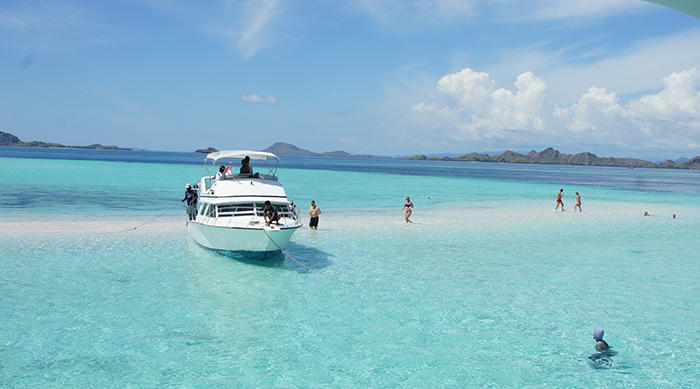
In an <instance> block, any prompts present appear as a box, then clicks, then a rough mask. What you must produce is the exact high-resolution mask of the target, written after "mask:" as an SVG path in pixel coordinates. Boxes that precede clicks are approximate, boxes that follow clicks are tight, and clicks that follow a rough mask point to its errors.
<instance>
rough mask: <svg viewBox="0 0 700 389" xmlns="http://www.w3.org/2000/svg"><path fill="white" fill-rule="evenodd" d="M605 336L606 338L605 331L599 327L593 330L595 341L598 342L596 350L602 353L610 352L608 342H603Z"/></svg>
mask: <svg viewBox="0 0 700 389" xmlns="http://www.w3.org/2000/svg"><path fill="white" fill-rule="evenodd" d="M603 336H605V330H604V329H602V328H600V327H598V328H596V329H595V330H593V339H595V341H596V343H595V349H596V351H598V352H600V353H602V352H605V351H608V350H610V345H608V342H606V341H604V340H603Z"/></svg>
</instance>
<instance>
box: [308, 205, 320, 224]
mask: <svg viewBox="0 0 700 389" xmlns="http://www.w3.org/2000/svg"><path fill="white" fill-rule="evenodd" d="M320 214H321V208H319V207H318V205H316V202H315V201H313V200H311V208H310V209H309V216H310V217H311V220H309V228H313V229H314V230H318V215H320Z"/></svg>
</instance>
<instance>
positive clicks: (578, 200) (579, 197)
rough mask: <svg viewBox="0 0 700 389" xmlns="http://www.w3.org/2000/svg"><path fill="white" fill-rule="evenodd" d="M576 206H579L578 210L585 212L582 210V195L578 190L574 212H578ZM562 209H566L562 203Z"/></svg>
mask: <svg viewBox="0 0 700 389" xmlns="http://www.w3.org/2000/svg"><path fill="white" fill-rule="evenodd" d="M576 207H578V211H579V212H581V213H583V211H582V210H581V195H580V194H578V192H576V205H574V212H576ZM561 209H562V210H563V209H564V206H563V205H562V207H561Z"/></svg>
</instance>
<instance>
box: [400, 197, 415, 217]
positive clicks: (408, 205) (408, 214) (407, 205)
mask: <svg viewBox="0 0 700 389" xmlns="http://www.w3.org/2000/svg"><path fill="white" fill-rule="evenodd" d="M404 209H405V210H406V223H413V222H412V221H411V220H410V219H409V217H411V214H412V213H413V203H412V202H411V198H410V197H408V196H406V203H405V204H404V205H403V208H401V210H400V211H399V212H403V210H404Z"/></svg>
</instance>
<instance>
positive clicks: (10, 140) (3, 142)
mask: <svg viewBox="0 0 700 389" xmlns="http://www.w3.org/2000/svg"><path fill="white" fill-rule="evenodd" d="M0 146H22V147H55V148H71V149H104V150H131V149H122V148H119V147H117V146H102V145H100V144H93V145H89V146H66V145H62V144H60V143H48V142H41V141H31V142H23V141H21V140H20V139H19V138H18V137H16V136H14V135H12V134H10V133H9V132H2V131H0Z"/></svg>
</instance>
